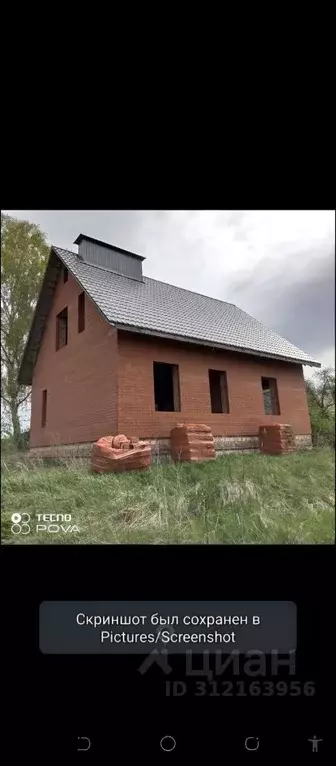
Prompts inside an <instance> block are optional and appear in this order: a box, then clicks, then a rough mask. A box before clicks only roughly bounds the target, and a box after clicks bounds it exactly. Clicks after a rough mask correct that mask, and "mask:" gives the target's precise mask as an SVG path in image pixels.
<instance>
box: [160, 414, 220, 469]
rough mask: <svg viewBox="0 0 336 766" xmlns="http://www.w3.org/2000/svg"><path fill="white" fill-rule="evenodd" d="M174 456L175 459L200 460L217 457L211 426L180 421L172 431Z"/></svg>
mask: <svg viewBox="0 0 336 766" xmlns="http://www.w3.org/2000/svg"><path fill="white" fill-rule="evenodd" d="M170 445H171V454H172V458H173V460H175V461H180V460H187V461H189V462H200V461H201V460H214V459H215V457H216V451H215V443H214V438H213V435H212V433H211V428H210V427H209V426H205V425H195V424H193V423H186V424H183V423H178V424H177V426H176V428H173V429H172V430H171V432H170Z"/></svg>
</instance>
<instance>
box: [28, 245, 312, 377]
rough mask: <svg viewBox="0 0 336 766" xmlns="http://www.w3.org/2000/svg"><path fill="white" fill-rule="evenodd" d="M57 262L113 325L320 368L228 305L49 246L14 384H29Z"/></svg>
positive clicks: (301, 353) (54, 280)
mask: <svg viewBox="0 0 336 766" xmlns="http://www.w3.org/2000/svg"><path fill="white" fill-rule="evenodd" d="M61 263H63V264H64V265H65V266H66V267H67V268H68V270H69V271H70V273H72V274H73V275H74V277H75V278H76V279H77V280H78V282H79V283H80V284H81V285H82V287H83V289H84V290H85V291H86V292H87V294H88V295H89V296H90V298H91V299H92V300H93V301H94V303H95V304H96V306H97V308H98V310H99V311H100V312H101V314H102V315H103V316H104V317H105V318H106V320H107V321H108V322H110V323H111V324H112V325H113V326H115V327H119V328H120V329H129V330H134V331H136V332H142V333H148V334H149V335H158V336H162V337H165V338H175V339H177V340H178V339H179V340H183V341H189V342H194V343H199V344H202V345H208V346H211V347H218V348H225V349H232V350H236V351H242V352H246V353H249V354H256V355H257V356H265V357H270V358H272V359H283V360H286V361H291V362H297V363H301V364H307V365H310V366H312V367H320V366H321V365H320V363H319V362H317V361H316V360H315V359H311V358H310V357H309V356H308V355H307V354H305V352H304V351H301V350H300V349H299V348H296V346H293V345H292V343H289V342H288V341H287V340H284V338H281V336H280V335H278V334H277V333H275V332H273V331H272V330H269V329H268V328H267V327H265V326H264V325H263V324H261V322H258V321H257V320H256V319H253V318H252V317H250V316H249V315H248V314H246V313H245V311H242V310H241V309H239V308H237V306H234V305H233V304H232V303H225V302H224V301H220V300H217V299H216V298H209V297H207V296H205V295H199V294H198V293H193V292H191V291H190V290H185V289H183V288H181V287H173V285H168V284H166V283H165V282H158V281H157V280H156V279H149V278H148V277H144V279H143V282H140V281H139V280H137V279H132V278H130V277H124V276H120V275H118V274H115V273H112V272H111V271H107V270H106V269H103V268H100V267H97V266H91V265H89V264H87V263H84V262H83V261H81V260H80V259H79V258H78V255H77V254H76V253H73V252H71V251H70V250H63V249H62V248H60V247H52V249H51V253H50V258H49V262H48V266H47V269H46V273H45V277H44V281H43V285H42V288H41V291H40V295H39V298H38V301H37V305H36V309H35V314H34V318H33V322H32V326H31V328H30V332H29V336H28V340H27V344H26V348H25V351H24V354H23V358H22V362H21V366H20V371H19V376H18V379H19V382H20V383H22V384H23V385H31V382H32V375H33V369H34V364H35V362H36V357H37V354H38V350H39V347H40V344H41V340H42V337H43V332H44V328H45V324H46V321H47V318H48V315H49V311H50V309H51V305H52V301H53V295H54V291H55V287H56V285H57V282H58V279H59V274H60V270H61Z"/></svg>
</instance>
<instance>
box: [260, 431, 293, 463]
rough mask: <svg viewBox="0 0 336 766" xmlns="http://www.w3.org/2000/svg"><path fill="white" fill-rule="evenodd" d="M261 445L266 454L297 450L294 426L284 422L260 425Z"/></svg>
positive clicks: (261, 450) (280, 453)
mask: <svg viewBox="0 0 336 766" xmlns="http://www.w3.org/2000/svg"><path fill="white" fill-rule="evenodd" d="M259 447H260V452H263V453H264V454H265V455H284V454H287V453H288V452H295V450H296V444H295V435H294V431H293V429H292V426H290V425H283V424H282V423H275V425H272V426H260V428H259Z"/></svg>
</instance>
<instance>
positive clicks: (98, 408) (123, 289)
mask: <svg viewBox="0 0 336 766" xmlns="http://www.w3.org/2000/svg"><path fill="white" fill-rule="evenodd" d="M75 244H77V245H78V254H77V253H74V252H70V251H68V250H63V249H61V248H59V247H52V248H51V252H50V257H49V261H48V265H47V268H46V273H45V277H44V281H43V284H42V287H41V291H40V295H39V298H38V301H37V306H36V310H35V314H34V318H33V322H32V326H31V329H30V333H29V337H28V340H27V344H26V348H25V352H24V355H23V359H22V362H21V367H20V372H19V381H20V383H22V384H24V385H32V405H31V431H30V447H31V449H33V450H34V451H35V452H36V453H41V454H51V453H55V452H56V453H57V446H58V445H71V446H72V445H76V447H77V448H78V449H79V450H82V451H83V452H85V451H88V450H89V448H90V446H91V444H92V442H93V441H95V440H96V439H98V438H99V437H101V436H103V435H107V434H109V433H110V434H116V433H125V434H127V435H129V436H139V437H140V438H146V439H149V440H152V444H153V447H154V446H155V447H156V449H157V450H159V451H160V454H164V453H169V451H170V443H169V434H170V430H171V429H172V428H173V427H174V426H175V425H176V423H177V422H196V423H206V424H207V425H209V426H211V429H212V432H213V435H214V437H215V444H216V449H217V450H218V451H219V452H220V451H222V450H230V449H231V450H232V449H255V448H256V447H257V446H258V436H257V435H258V429H259V426H260V425H268V424H272V423H276V422H281V423H290V424H291V425H292V426H293V429H294V432H295V435H296V440H297V443H298V444H300V445H302V446H309V445H310V442H311V436H310V421H309V414H308V406H307V398H306V390H305V384H304V378H303V370H302V365H303V364H305V365H310V366H316V367H320V364H319V363H318V362H316V361H315V360H314V359H310V358H309V357H308V356H307V355H306V354H305V353H304V352H303V351H300V350H299V349H298V348H296V347H295V346H293V345H292V344H291V343H289V342H288V341H286V340H284V339H283V338H281V337H280V336H279V335H277V334H276V333H274V332H272V331H271V330H269V329H267V328H266V327H264V326H263V325H262V324H260V322H258V321H256V320H255V319H253V318H252V317H250V316H248V315H247V314H246V313H245V312H244V311H241V310H240V309H239V308H237V307H236V306H234V305H233V304H230V303H225V302H223V301H220V300H216V299H213V298H209V297H205V296H203V295H198V294H197V293H194V292H190V291H189V290H185V289H182V288H178V287H173V286H172V285H168V284H165V283H163V282H158V281H157V280H154V279H149V278H148V277H144V276H143V274H142V264H143V261H144V258H143V257H142V256H139V255H136V254H134V253H130V252H128V251H126V250H122V249H120V248H118V247H114V246H111V245H109V244H106V243H104V242H100V241H99V240H96V239H93V238H91V237H86V236H84V235H82V234H80V235H79V237H78V238H77V239H76V241H75ZM51 448H52V449H51ZM62 449H63V450H64V446H62Z"/></svg>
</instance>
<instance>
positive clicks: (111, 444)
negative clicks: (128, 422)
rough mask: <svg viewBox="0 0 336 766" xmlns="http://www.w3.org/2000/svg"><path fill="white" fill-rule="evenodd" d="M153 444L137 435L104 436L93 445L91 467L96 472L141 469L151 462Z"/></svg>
mask: <svg viewBox="0 0 336 766" xmlns="http://www.w3.org/2000/svg"><path fill="white" fill-rule="evenodd" d="M151 451H152V450H151V446H150V444H149V443H148V442H141V441H139V439H138V438H137V437H135V436H133V437H131V438H130V439H128V438H127V436H124V435H123V434H118V436H102V438H101V439H98V441H97V442H95V443H94V444H93V445H92V451H91V468H92V471H94V472H95V473H111V472H113V473H117V472H118V473H120V472H121V471H132V470H137V471H141V470H144V469H146V468H148V467H149V466H150V464H151Z"/></svg>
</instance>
